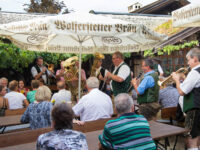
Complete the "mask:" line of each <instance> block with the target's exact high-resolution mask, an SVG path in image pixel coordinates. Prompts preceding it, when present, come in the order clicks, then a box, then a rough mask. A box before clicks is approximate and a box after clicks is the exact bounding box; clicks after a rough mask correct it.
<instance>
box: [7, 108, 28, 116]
mask: <svg viewBox="0 0 200 150" xmlns="http://www.w3.org/2000/svg"><path fill="white" fill-rule="evenodd" d="M25 110H26V108H22V109H7V110H6V111H5V116H14V115H23V114H24V112H25Z"/></svg>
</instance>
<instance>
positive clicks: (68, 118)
mask: <svg viewBox="0 0 200 150" xmlns="http://www.w3.org/2000/svg"><path fill="white" fill-rule="evenodd" d="M51 117H52V127H53V128H54V129H55V130H53V131H51V132H49V133H45V134H42V135H40V136H39V137H38V140H37V149H38V150H39V149H51V150H53V149H63V150H64V149H66V150H67V149H75V150H87V149H88V146H87V141H86V137H85V135H84V134H83V133H81V132H78V131H74V130H72V128H73V124H72V120H73V117H74V112H73V110H72V108H71V107H70V106H69V104H66V103H58V104H56V105H55V106H54V107H53V110H52V112H51Z"/></svg>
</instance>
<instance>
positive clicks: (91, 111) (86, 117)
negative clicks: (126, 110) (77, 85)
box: [73, 88, 113, 121]
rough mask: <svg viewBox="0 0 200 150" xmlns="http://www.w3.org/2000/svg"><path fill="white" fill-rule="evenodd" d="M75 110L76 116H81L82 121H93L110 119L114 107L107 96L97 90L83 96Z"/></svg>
mask: <svg viewBox="0 0 200 150" xmlns="http://www.w3.org/2000/svg"><path fill="white" fill-rule="evenodd" d="M73 110H74V113H75V115H76V116H80V119H81V121H93V120H98V119H102V118H110V117H111V115H112V114H113V105H112V101H111V98H110V97H109V96H108V95H107V94H105V93H103V92H101V91H100V90H99V89H98V88H95V89H92V90H91V91H90V92H89V93H88V94H87V95H85V96H83V97H82V98H81V99H80V100H79V102H78V103H77V104H76V105H75V106H74V107H73Z"/></svg>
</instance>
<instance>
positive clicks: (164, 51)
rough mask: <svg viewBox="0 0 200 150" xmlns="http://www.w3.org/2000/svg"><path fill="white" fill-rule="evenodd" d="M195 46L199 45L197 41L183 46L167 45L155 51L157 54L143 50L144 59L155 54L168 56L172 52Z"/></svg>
mask: <svg viewBox="0 0 200 150" xmlns="http://www.w3.org/2000/svg"><path fill="white" fill-rule="evenodd" d="M197 45H199V42H198V41H190V42H186V43H184V44H179V45H167V46H165V47H163V48H159V49H158V50H157V52H153V51H152V49H150V50H145V51H144V57H147V56H151V57H152V56H154V55H155V54H156V53H157V55H164V54H167V55H170V54H171V53H172V52H173V51H178V50H182V49H184V48H191V47H194V46H197Z"/></svg>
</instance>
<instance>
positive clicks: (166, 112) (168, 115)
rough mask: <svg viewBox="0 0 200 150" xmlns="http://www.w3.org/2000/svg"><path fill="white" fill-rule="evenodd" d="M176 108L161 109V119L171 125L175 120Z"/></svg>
mask: <svg viewBox="0 0 200 150" xmlns="http://www.w3.org/2000/svg"><path fill="white" fill-rule="evenodd" d="M176 112H177V107H167V108H162V109H161V118H162V119H168V120H169V123H170V124H173V120H176Z"/></svg>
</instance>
